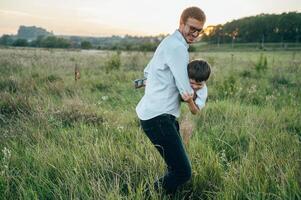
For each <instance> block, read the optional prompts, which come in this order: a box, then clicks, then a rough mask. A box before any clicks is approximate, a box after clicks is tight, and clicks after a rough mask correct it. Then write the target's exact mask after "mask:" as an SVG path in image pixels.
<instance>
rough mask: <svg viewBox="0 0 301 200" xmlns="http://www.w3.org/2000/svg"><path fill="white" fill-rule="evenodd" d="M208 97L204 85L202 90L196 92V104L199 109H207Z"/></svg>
mask: <svg viewBox="0 0 301 200" xmlns="http://www.w3.org/2000/svg"><path fill="white" fill-rule="evenodd" d="M207 97H208V89H207V86H206V85H204V87H203V88H202V89H199V90H197V91H196V99H195V104H196V105H197V106H198V107H199V109H202V108H203V107H205V103H206V100H207Z"/></svg>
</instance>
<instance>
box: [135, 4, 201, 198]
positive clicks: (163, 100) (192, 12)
mask: <svg viewBox="0 0 301 200" xmlns="http://www.w3.org/2000/svg"><path fill="white" fill-rule="evenodd" d="M205 20H206V17H205V14H204V12H203V11H202V10H201V9H200V8H198V7H189V8H186V9H185V10H184V11H183V12H182V15H181V18H180V25H179V28H178V30H176V31H175V32H174V33H173V34H172V35H170V36H168V37H166V38H165V39H164V40H163V41H162V42H161V43H160V45H159V46H158V48H157V49H156V51H155V53H154V56H153V58H152V59H151V61H150V62H149V63H148V65H147V67H146V68H145V70H144V75H145V77H146V78H147V84H146V87H145V94H144V96H143V97H142V99H141V100H140V102H139V104H138V105H137V107H136V112H137V115H138V117H139V119H140V122H141V126H142V129H143V131H144V132H145V134H146V135H147V137H148V138H149V139H150V141H151V142H152V143H153V144H154V145H155V147H156V149H157V150H158V151H159V153H160V155H161V156H162V157H163V159H164V161H165V163H166V164H167V169H168V172H167V173H166V174H165V176H163V177H161V178H160V179H159V180H157V181H156V182H155V184H154V187H155V189H156V190H158V189H159V188H160V187H163V188H164V189H165V191H166V192H167V193H168V194H172V193H174V192H175V191H176V189H177V187H178V186H180V185H182V184H183V183H185V182H187V181H188V180H189V179H190V178H191V165H190V161H189V159H188V156H187V154H186V151H185V148H184V145H183V143H182V140H181V136H180V132H179V124H178V122H177V120H176V118H177V117H179V115H180V99H179V98H180V96H181V97H182V99H183V100H184V101H186V102H188V101H191V98H193V89H192V88H191V86H190V83H189V79H188V74H187V65H188V62H189V54H188V47H189V44H191V43H193V42H195V41H196V39H197V37H198V36H199V34H200V33H201V32H202V30H203V26H204V23H205Z"/></svg>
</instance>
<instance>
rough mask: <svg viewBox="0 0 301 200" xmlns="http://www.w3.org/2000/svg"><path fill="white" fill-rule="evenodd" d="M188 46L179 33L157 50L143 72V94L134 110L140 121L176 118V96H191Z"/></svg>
mask: <svg viewBox="0 0 301 200" xmlns="http://www.w3.org/2000/svg"><path fill="white" fill-rule="evenodd" d="M188 47H189V45H188V44H187V42H186V41H185V39H184V37H183V36H182V34H181V33H180V32H179V31H178V30H176V31H175V32H174V33H173V34H172V35H170V36H168V37H166V38H165V39H164V40H163V41H162V42H161V43H160V45H159V46H158V47H157V49H156V51H155V53H154V56H153V58H152V59H151V60H150V62H149V63H148V65H147V66H146V68H145V69H144V76H145V77H146V78H147V82H146V87H145V93H144V96H143V97H142V99H141V100H140V102H139V103H138V105H137V107H136V112H137V115H138V117H139V118H140V119H141V120H148V119H151V118H154V117H156V116H158V115H161V114H171V115H173V116H175V117H179V115H180V95H179V94H183V93H184V92H187V93H189V94H193V90H192V88H191V87H190V84H189V79H188V73H187V65H188V62H189V54H188Z"/></svg>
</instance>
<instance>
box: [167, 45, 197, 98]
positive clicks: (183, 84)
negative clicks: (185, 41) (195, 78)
mask: <svg viewBox="0 0 301 200" xmlns="http://www.w3.org/2000/svg"><path fill="white" fill-rule="evenodd" d="M188 60H189V55H188V51H187V49H186V48H185V47H181V46H179V47H176V48H174V49H172V50H169V51H168V52H167V65H168V66H169V68H170V70H171V72H172V74H173V77H174V79H175V83H176V86H177V88H178V90H179V93H180V94H181V95H182V94H183V93H184V92H186V93H188V94H193V90H192V88H191V86H190V84H189V79H188V73H187V65H188Z"/></svg>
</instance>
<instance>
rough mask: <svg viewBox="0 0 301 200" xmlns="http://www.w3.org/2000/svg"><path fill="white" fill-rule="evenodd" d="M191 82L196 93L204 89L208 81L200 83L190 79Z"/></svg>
mask: <svg viewBox="0 0 301 200" xmlns="http://www.w3.org/2000/svg"><path fill="white" fill-rule="evenodd" d="M189 82H190V86H191V87H192V89H193V90H194V91H197V90H199V89H202V88H203V87H204V85H205V83H206V81H202V82H198V81H196V80H194V79H189Z"/></svg>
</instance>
